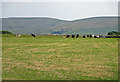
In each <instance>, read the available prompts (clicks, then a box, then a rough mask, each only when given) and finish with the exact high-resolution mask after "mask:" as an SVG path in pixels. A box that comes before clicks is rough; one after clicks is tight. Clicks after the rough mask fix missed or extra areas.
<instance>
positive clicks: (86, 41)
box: [2, 35, 118, 80]
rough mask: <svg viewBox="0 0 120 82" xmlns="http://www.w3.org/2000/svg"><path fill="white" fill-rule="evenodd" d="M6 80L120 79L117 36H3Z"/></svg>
mask: <svg viewBox="0 0 120 82" xmlns="http://www.w3.org/2000/svg"><path fill="white" fill-rule="evenodd" d="M2 58H3V59H2V64H3V66H2V67H3V80H118V40H117V39H114V38H100V39H98V38H78V39H72V38H63V37H60V36H37V37H36V38H33V37H30V36H27V35H26V36H21V37H15V36H3V39H2Z"/></svg>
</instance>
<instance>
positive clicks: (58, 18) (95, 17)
mask: <svg viewBox="0 0 120 82" xmlns="http://www.w3.org/2000/svg"><path fill="white" fill-rule="evenodd" d="M101 17H120V16H117V15H116V16H109V15H108V16H90V17H84V18H77V19H73V20H65V19H60V18H57V17H42V16H39V17H34V16H29V17H27V16H26V17H24V16H19V17H2V18H51V19H58V20H63V21H75V20H82V19H89V18H101Z"/></svg>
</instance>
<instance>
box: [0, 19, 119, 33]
mask: <svg viewBox="0 0 120 82" xmlns="http://www.w3.org/2000/svg"><path fill="white" fill-rule="evenodd" d="M2 24H3V25H2V29H3V30H9V31H11V32H13V33H19V34H30V33H33V32H34V33H37V34H43V33H51V34H77V33H78V34H90V33H92V34H107V32H109V31H117V29H118V18H117V17H93V18H86V19H79V20H74V21H65V20H59V19H54V18H45V17H31V18H20V17H19V18H3V19H2Z"/></svg>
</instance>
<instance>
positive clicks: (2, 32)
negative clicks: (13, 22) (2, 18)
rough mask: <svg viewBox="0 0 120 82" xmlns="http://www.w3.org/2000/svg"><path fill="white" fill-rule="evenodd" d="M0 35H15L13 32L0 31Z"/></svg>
mask: <svg viewBox="0 0 120 82" xmlns="http://www.w3.org/2000/svg"><path fill="white" fill-rule="evenodd" d="M0 34H13V33H12V32H10V31H3V30H2V31H0Z"/></svg>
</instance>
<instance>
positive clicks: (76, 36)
mask: <svg viewBox="0 0 120 82" xmlns="http://www.w3.org/2000/svg"><path fill="white" fill-rule="evenodd" d="M79 36H80V35H79V34H77V35H71V36H70V35H67V36H66V38H69V37H72V38H78V37H79ZM82 37H83V38H87V37H88V38H103V36H102V35H92V34H90V35H83V36H82Z"/></svg>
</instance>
